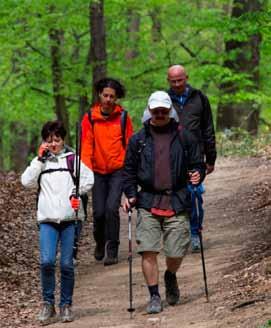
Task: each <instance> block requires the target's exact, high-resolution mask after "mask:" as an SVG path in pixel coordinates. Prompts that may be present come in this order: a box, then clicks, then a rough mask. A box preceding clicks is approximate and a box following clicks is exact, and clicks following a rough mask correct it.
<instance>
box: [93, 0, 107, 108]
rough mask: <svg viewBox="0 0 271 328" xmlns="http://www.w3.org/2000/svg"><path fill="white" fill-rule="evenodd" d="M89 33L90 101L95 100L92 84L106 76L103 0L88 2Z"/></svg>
mask: <svg viewBox="0 0 271 328" xmlns="http://www.w3.org/2000/svg"><path fill="white" fill-rule="evenodd" d="M89 10H90V15H89V19H90V34H91V51H90V58H91V63H92V83H93V89H92V90H93V92H92V101H93V102H95V101H96V100H97V95H96V93H95V90H94V84H95V83H96V82H97V81H98V80H100V79H101V78H104V77H106V64H107V63H106V60H107V54H106V35H105V19H104V1H103V0H97V1H93V2H91V3H90V6H89Z"/></svg>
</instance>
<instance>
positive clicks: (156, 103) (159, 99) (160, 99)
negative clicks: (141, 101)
mask: <svg viewBox="0 0 271 328" xmlns="http://www.w3.org/2000/svg"><path fill="white" fill-rule="evenodd" d="M148 107H149V109H154V108H158V107H163V108H168V109H170V108H171V107H172V102H171V99H170V96H169V95H168V93H167V92H165V91H155V92H153V93H152V94H151V95H150V98H149V100H148Z"/></svg>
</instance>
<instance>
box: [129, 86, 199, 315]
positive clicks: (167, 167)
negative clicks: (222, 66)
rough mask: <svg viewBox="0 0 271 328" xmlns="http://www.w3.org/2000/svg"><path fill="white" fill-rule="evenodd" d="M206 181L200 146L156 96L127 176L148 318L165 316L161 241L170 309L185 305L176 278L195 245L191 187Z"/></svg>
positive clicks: (135, 140) (132, 145) (133, 145)
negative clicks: (135, 214)
mask: <svg viewBox="0 0 271 328" xmlns="http://www.w3.org/2000/svg"><path fill="white" fill-rule="evenodd" d="M204 175H205V170H204V164H203V158H202V156H201V152H200V148H199V145H198V143H197V142H195V140H194V139H193V138H192V137H191V135H190V134H189V133H188V132H187V131H185V130H181V131H180V130H179V128H178V123H177V122H176V120H175V119H174V111H173V108H172V102H171V99H170V97H169V95H168V94H167V93H166V92H164V91H156V92H154V93H153V94H152V95H151V96H150V98H149V100H148V108H147V110H146V111H145V113H144V127H143V128H142V129H141V130H140V131H139V132H138V133H136V134H135V135H134V136H132V137H131V139H130V142H129V145H128V149H127V154H126V159H125V166H124V172H123V187H124V193H125V195H126V199H125V201H124V204H123V207H124V209H125V210H126V211H128V209H129V208H130V207H132V206H136V208H137V210H138V217H137V226H136V241H137V246H138V249H137V251H138V253H139V254H141V256H142V270H143V274H144V277H145V280H146V283H147V286H148V289H149V293H150V302H149V303H148V306H147V313H159V312H161V311H162V302H161V297H160V293H159V286H158V280H159V269H158V261H157V256H158V254H159V252H160V248H161V245H160V241H161V237H163V249H164V253H165V256H166V271H165V274H164V280H165V287H166V300H167V302H168V303H169V304H170V305H175V304H177V303H178V302H179V299H180V291H179V287H178V283H177V277H176V272H177V270H178V269H179V267H180V265H181V262H182V259H183V257H184V256H185V253H186V252H187V249H188V246H189V243H190V233H189V218H188V214H187V211H188V209H189V207H190V200H189V197H188V191H187V183H192V184H198V183H200V182H201V181H202V180H203V178H204ZM138 186H139V187H140V188H138Z"/></svg>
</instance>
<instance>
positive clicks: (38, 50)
mask: <svg viewBox="0 0 271 328" xmlns="http://www.w3.org/2000/svg"><path fill="white" fill-rule="evenodd" d="M25 44H26V46H27V47H29V48H30V49H32V50H33V51H35V52H37V53H38V54H40V55H41V56H42V57H44V58H48V56H47V55H46V54H45V53H43V52H42V51H41V50H40V49H38V48H36V47H34V46H33V45H32V44H31V43H30V42H29V41H26V43H25Z"/></svg>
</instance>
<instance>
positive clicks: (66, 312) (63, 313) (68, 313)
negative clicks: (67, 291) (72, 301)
mask: <svg viewBox="0 0 271 328" xmlns="http://www.w3.org/2000/svg"><path fill="white" fill-rule="evenodd" d="M59 314H60V319H61V321H62V322H71V321H73V320H74V315H73V313H72V307H71V305H69V304H65V305H63V306H61V307H60V313H59Z"/></svg>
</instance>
